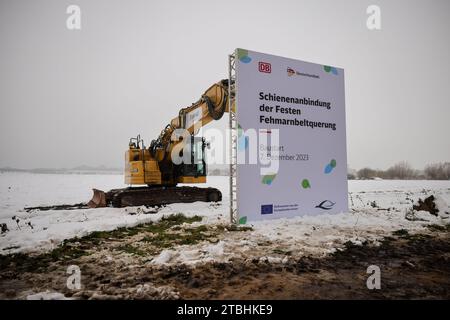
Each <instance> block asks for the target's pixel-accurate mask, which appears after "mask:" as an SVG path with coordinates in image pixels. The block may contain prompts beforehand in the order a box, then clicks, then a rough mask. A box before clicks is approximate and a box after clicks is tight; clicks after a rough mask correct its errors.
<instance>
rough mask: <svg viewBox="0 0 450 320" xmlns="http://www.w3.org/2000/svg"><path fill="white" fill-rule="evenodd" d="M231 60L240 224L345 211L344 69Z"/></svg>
mask: <svg viewBox="0 0 450 320" xmlns="http://www.w3.org/2000/svg"><path fill="white" fill-rule="evenodd" d="M235 55H236V110H237V111H236V112H237V121H238V124H239V130H238V171H237V186H238V189H237V200H238V203H237V210H238V215H239V221H240V222H241V223H244V222H245V221H255V220H261V219H271V218H280V217H292V216H299V215H316V214H320V213H323V212H327V213H338V212H345V211H348V198H347V193H348V192H347V189H348V188H347V153H346V134H345V92H344V91H345V89H344V70H343V69H341V68H337V67H332V66H327V65H321V64H315V63H309V62H304V61H300V60H293V59H288V58H282V57H278V56H274V55H269V54H263V53H258V52H254V51H249V50H243V49H236V52H235Z"/></svg>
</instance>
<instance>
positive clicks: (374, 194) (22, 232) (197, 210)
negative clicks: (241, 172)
mask: <svg viewBox="0 0 450 320" xmlns="http://www.w3.org/2000/svg"><path fill="white" fill-rule="evenodd" d="M208 185H209V186H214V187H216V188H219V189H221V190H222V194H223V202H222V205H220V206H216V205H214V204H211V203H202V202H196V203H192V204H172V205H168V206H166V207H164V208H161V209H160V210H159V211H158V213H156V214H146V213H145V211H146V210H143V209H145V208H136V207H134V208H99V209H90V210H86V209H84V210H81V209H80V210H57V211H56V210H53V211H39V210H34V211H31V212H26V211H24V210H23V208H24V207H29V206H31V207H33V206H41V205H55V204H74V203H79V202H86V201H88V200H89V199H90V197H91V189H92V188H94V187H95V188H98V189H102V190H109V189H112V188H119V187H123V177H122V175H75V174H74V175H70V174H68V175H63V174H29V173H0V224H6V225H7V228H8V230H9V231H7V232H5V233H2V234H1V235H0V254H7V253H12V252H37V251H44V250H49V249H52V248H54V247H56V246H57V245H58V244H60V243H61V242H62V241H63V240H64V239H68V238H73V237H80V236H84V235H87V234H88V233H90V232H92V231H100V230H113V229H115V228H118V227H123V226H134V225H136V224H140V223H144V222H149V221H155V220H158V219H160V218H161V217H162V216H163V215H170V214H174V213H183V214H185V215H186V216H192V215H200V216H203V217H204V218H203V220H202V221H201V222H198V223H197V224H205V223H206V224H210V225H216V224H225V223H227V222H228V221H229V207H228V200H229V195H228V178H227V177H208ZM349 192H350V194H349V205H350V211H349V212H345V213H341V214H336V215H331V214H322V215H320V216H304V217H296V218H291V219H279V220H271V221H269V222H257V223H252V224H251V225H252V226H253V231H251V232H229V234H228V235H227V236H225V237H223V238H221V239H220V241H219V242H218V243H216V244H211V243H209V242H208V243H200V244H198V245H194V246H189V247H186V246H179V247H176V248H172V249H167V250H163V251H162V252H161V253H160V255H159V256H157V257H155V258H154V259H153V261H152V263H153V264H157V265H165V264H170V263H179V262H183V263H198V262H202V261H203V262H204V261H211V260H220V261H225V260H228V259H230V258H233V257H239V256H240V257H246V256H258V257H260V258H261V259H268V260H274V261H275V260H277V259H282V258H283V257H280V256H278V255H273V254H271V253H270V252H272V251H270V252H268V251H267V247H268V246H269V247H270V248H273V249H277V250H282V252H288V251H289V252H290V255H306V254H312V255H323V254H326V253H329V252H332V251H334V250H336V249H337V248H340V247H342V246H343V245H344V243H345V242H347V241H352V242H354V243H361V242H363V241H366V240H368V241H371V242H375V243H376V242H377V240H379V239H381V238H382V237H384V236H388V235H390V234H391V232H392V231H395V230H399V229H407V230H409V231H410V232H416V231H424V230H426V226H427V225H429V224H441V225H442V224H446V223H449V222H450V221H449V220H450V219H448V216H449V214H448V213H446V212H450V208H449V206H448V204H449V203H450V181H373V180H371V181H350V182H349ZM431 194H433V195H434V196H435V197H437V204H438V206H439V209H440V215H439V216H438V217H435V216H433V215H431V214H429V213H428V212H424V211H422V212H416V213H415V216H414V218H415V219H413V221H412V220H411V219H409V220H408V219H406V218H405V215H406V213H407V212H408V211H410V210H411V208H412V203H413V202H414V203H415V202H416V201H417V200H418V198H419V197H420V198H422V199H423V198H425V197H426V196H428V195H431Z"/></svg>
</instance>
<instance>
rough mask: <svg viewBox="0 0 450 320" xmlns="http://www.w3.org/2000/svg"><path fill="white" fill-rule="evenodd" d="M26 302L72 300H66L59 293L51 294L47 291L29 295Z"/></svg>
mask: <svg viewBox="0 0 450 320" xmlns="http://www.w3.org/2000/svg"><path fill="white" fill-rule="evenodd" d="M27 300H72V298H67V297H66V296H65V295H63V294H62V293H59V292H51V291H49V290H46V291H43V292H38V293H34V294H29V295H28V296H27Z"/></svg>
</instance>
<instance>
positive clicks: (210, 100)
mask: <svg viewBox="0 0 450 320" xmlns="http://www.w3.org/2000/svg"><path fill="white" fill-rule="evenodd" d="M225 112H228V79H224V80H221V81H219V82H217V83H215V84H213V85H212V86H210V87H209V88H208V89H207V90H206V91H205V93H204V94H203V95H202V96H201V97H200V99H199V100H198V101H197V102H194V103H193V104H192V105H191V106H189V107H186V108H183V109H181V110H180V111H179V113H178V116H177V117H176V118H173V119H172V121H171V122H170V124H168V125H167V126H166V127H165V128H164V130H162V131H161V133H160V135H159V136H158V138H157V139H155V140H153V141H152V142H151V144H150V148H149V149H150V153H151V154H152V156H153V157H155V158H157V159H158V160H159V161H162V160H163V158H164V157H165V154H166V151H168V150H169V149H171V148H170V145H171V144H173V143H174V141H172V140H171V139H172V134H173V132H174V131H175V130H176V129H185V130H186V131H187V132H189V134H191V135H195V134H196V133H197V131H198V130H199V129H200V128H201V127H203V126H206V125H207V124H208V123H210V122H211V121H213V120H219V119H220V118H222V116H223V114H224V113H225Z"/></svg>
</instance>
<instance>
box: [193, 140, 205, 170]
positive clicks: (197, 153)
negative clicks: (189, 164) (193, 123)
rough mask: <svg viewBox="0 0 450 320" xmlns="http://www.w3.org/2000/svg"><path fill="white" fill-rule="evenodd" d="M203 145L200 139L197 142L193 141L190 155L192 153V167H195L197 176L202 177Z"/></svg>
mask: <svg viewBox="0 0 450 320" xmlns="http://www.w3.org/2000/svg"><path fill="white" fill-rule="evenodd" d="M203 145H204V143H203V140H202V139H198V140H197V141H195V140H194V144H193V148H192V153H193V160H194V162H193V163H194V165H196V167H197V174H198V175H203V172H204V167H205V166H204V165H203V161H204V158H203V148H204V146H203Z"/></svg>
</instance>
